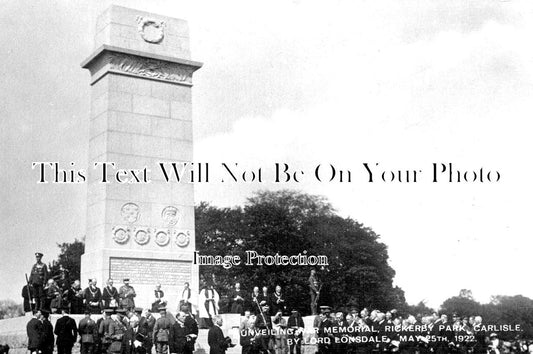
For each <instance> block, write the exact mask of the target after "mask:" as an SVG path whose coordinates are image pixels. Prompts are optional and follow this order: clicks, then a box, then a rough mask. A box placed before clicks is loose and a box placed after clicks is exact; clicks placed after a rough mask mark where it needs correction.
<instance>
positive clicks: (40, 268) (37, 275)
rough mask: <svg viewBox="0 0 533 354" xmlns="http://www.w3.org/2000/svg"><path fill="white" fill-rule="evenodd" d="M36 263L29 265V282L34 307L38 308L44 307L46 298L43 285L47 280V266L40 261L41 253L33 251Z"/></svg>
mask: <svg viewBox="0 0 533 354" xmlns="http://www.w3.org/2000/svg"><path fill="white" fill-rule="evenodd" d="M35 259H36V261H37V262H36V263H35V264H34V265H33V266H32V267H31V272H30V279H29V283H30V285H31V286H32V287H33V296H34V297H35V309H36V310H40V309H41V308H43V307H44V301H45V299H46V296H45V293H44V286H45V285H46V282H47V281H48V267H47V266H46V264H44V263H43V262H42V259H43V254H42V253H41V252H36V253H35Z"/></svg>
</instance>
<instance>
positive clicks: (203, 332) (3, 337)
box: [0, 314, 316, 354]
mask: <svg viewBox="0 0 533 354" xmlns="http://www.w3.org/2000/svg"><path fill="white" fill-rule="evenodd" d="M156 315H157V314H156ZM60 317H61V315H51V316H50V320H51V322H52V325H53V326H54V327H55V324H56V321H57V319H58V318H60ZM70 317H72V318H73V319H74V320H75V321H76V323H79V322H80V320H81V319H82V318H83V315H70ZM91 317H92V318H93V319H94V320H95V321H96V320H97V319H98V318H100V317H101V316H100V315H92V316H91ZM222 317H223V320H224V325H223V327H222V331H223V332H224V335H226V336H229V337H230V338H231V340H232V342H233V343H237V346H235V347H233V348H230V349H228V350H227V351H226V353H227V354H237V353H241V349H242V348H241V346H240V345H239V344H238V343H239V339H240V335H239V326H240V322H241V317H240V316H239V315H235V314H223V315H222ZM30 319H31V315H30V314H27V315H26V316H21V317H15V318H9V319H5V320H0V344H8V345H9V347H10V348H11V349H10V351H9V353H10V354H27V345H28V337H27V335H26V324H27V323H28V321H29V320H30ZM313 321H314V317H313V316H307V317H304V323H305V328H306V337H307V339H309V338H310V337H312V336H314V335H313V334H312V328H313ZM207 333H208V330H207V329H200V330H199V333H198V340H197V341H196V349H195V351H194V353H195V354H207V353H209V345H208V344H207ZM309 342H310V341H309V340H306V338H304V343H309ZM302 352H303V353H306V354H310V353H315V352H316V346H314V345H311V344H307V345H304V346H302ZM73 353H74V354H77V353H79V344H76V345H75V346H74V349H73ZM153 354H155V348H154V349H153Z"/></svg>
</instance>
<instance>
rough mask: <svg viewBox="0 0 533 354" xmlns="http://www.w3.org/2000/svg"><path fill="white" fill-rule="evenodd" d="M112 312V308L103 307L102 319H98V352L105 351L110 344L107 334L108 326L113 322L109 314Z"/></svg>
mask: <svg viewBox="0 0 533 354" xmlns="http://www.w3.org/2000/svg"><path fill="white" fill-rule="evenodd" d="M112 314H113V310H112V309H105V310H104V315H103V317H102V320H101V321H100V320H98V322H99V323H98V322H97V325H98V337H100V352H101V353H107V350H108V349H109V346H110V345H111V337H110V335H109V326H111V324H112V323H113V320H112V319H111V315H112Z"/></svg>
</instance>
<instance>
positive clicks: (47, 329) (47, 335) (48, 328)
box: [41, 310, 55, 354]
mask: <svg viewBox="0 0 533 354" xmlns="http://www.w3.org/2000/svg"><path fill="white" fill-rule="evenodd" d="M41 313H42V322H43V340H42V342H41V344H42V346H41V353H42V354H52V353H53V352H54V342H55V340H54V326H52V323H50V320H49V319H48V317H49V316H50V312H48V311H45V310H42V311H41Z"/></svg>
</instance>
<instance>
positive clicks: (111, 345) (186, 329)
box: [26, 305, 198, 354]
mask: <svg viewBox="0 0 533 354" xmlns="http://www.w3.org/2000/svg"><path fill="white" fill-rule="evenodd" d="M68 310H69V309H68V307H63V308H62V309H61V313H62V316H61V318H59V319H58V320H57V322H56V325H55V328H53V326H52V324H51V322H50V321H49V314H50V313H49V312H48V311H46V310H36V311H34V315H33V318H32V319H31V320H30V321H29V322H28V324H27V327H26V330H27V334H28V350H29V351H30V352H31V353H32V354H39V353H41V354H52V353H53V351H54V346H56V345H57V352H58V354H71V353H72V348H73V346H74V344H75V343H76V342H77V341H78V340H79V343H80V345H81V347H80V352H81V353H82V354H146V353H152V348H155V351H156V353H157V354H167V353H169V352H170V353H176V354H178V353H179V354H182V353H183V354H187V353H192V352H193V351H194V345H195V341H196V338H197V336H198V326H197V323H196V320H195V318H194V316H193V315H192V314H191V313H190V309H189V308H188V305H182V306H181V309H180V311H178V313H177V315H176V316H173V315H172V314H171V313H170V312H167V309H166V307H164V306H160V307H159V308H158V312H157V315H154V314H152V311H151V309H142V308H134V309H132V310H126V309H123V308H118V309H105V310H103V311H102V313H101V314H102V316H101V317H99V318H98V319H97V320H96V321H95V320H94V319H93V318H92V317H91V316H92V315H93V313H92V311H90V310H85V312H84V318H82V319H81V320H80V321H79V323H76V321H75V320H74V319H73V318H72V317H70V316H69V313H68ZM156 317H157V318H156Z"/></svg>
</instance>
